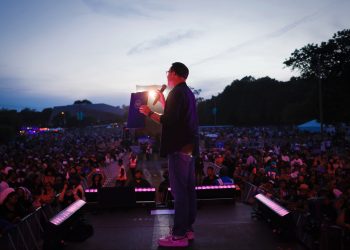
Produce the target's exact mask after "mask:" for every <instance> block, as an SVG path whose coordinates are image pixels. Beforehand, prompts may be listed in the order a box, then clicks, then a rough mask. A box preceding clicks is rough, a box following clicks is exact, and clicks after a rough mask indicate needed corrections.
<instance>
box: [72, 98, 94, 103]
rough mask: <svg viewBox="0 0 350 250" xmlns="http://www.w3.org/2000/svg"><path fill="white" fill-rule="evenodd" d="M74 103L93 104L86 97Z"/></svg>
mask: <svg viewBox="0 0 350 250" xmlns="http://www.w3.org/2000/svg"><path fill="white" fill-rule="evenodd" d="M74 104H92V102H91V101H89V100H87V99H84V100H76V101H75V102H74Z"/></svg>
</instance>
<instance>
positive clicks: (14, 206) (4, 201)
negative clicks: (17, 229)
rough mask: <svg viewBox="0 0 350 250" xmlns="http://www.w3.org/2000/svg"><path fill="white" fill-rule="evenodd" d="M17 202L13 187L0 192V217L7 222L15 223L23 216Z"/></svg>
mask: <svg viewBox="0 0 350 250" xmlns="http://www.w3.org/2000/svg"><path fill="white" fill-rule="evenodd" d="M23 212H24V211H21V209H20V207H19V204H18V196H17V194H16V191H15V189H13V188H6V189H5V190H3V191H2V192H1V193H0V218H1V219H3V220H6V221H7V222H9V223H12V224H16V223H18V222H20V221H21V218H22V217H23V216H25V213H23Z"/></svg>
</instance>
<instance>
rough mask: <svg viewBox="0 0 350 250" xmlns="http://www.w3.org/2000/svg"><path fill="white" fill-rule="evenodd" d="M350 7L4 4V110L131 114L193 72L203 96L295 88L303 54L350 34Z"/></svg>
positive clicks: (141, 0)
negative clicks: (144, 95) (144, 93)
mask: <svg viewBox="0 0 350 250" xmlns="http://www.w3.org/2000/svg"><path fill="white" fill-rule="evenodd" d="M349 10H350V1H347V0H307V1H305V0H265V1H261V0H246V1H234V0H216V1H208V0H201V1H197V0H193V1H191V0H187V1H185V0H178V1H167V0H60V1H58V0H56V1H53V0H42V1H39V0H32V1H31V0H27V1H25V0H23V1H20V0H2V1H0V34H1V35H0V107H3V108H11V109H12V108H15V109H21V108H24V107H29V108H35V109H37V110H41V109H42V108H45V107H53V106H58V105H65V104H71V103H72V102H73V101H74V100H77V99H85V98H87V99H89V100H91V101H92V102H94V103H100V102H103V103H107V104H110V105H114V106H116V105H122V104H128V102H129V97H130V93H131V92H135V90H136V85H147V84H163V83H165V81H166V75H165V71H166V70H167V69H168V68H169V66H170V65H171V63H172V62H175V61H181V62H183V63H185V64H186V65H188V66H189V68H190V76H189V79H188V83H189V85H191V86H192V87H195V88H200V89H202V96H203V97H205V98H209V97H211V95H216V94H217V93H219V92H221V91H222V90H223V89H224V87H225V86H226V85H228V84H230V83H231V82H232V81H233V80H234V79H240V78H242V77H244V76H246V75H252V76H254V77H256V78H258V77H264V76H270V77H272V78H276V79H277V80H288V79H289V78H290V77H291V76H293V75H298V72H291V71H290V70H289V69H288V68H284V65H283V61H284V59H286V58H288V57H289V55H290V54H291V53H292V52H293V51H294V49H296V48H300V47H302V46H304V45H306V44H308V43H319V42H321V41H327V40H328V39H329V38H330V37H331V36H332V35H333V33H335V32H337V31H339V30H342V29H346V28H349V24H350V15H349V14H348V11H349Z"/></svg>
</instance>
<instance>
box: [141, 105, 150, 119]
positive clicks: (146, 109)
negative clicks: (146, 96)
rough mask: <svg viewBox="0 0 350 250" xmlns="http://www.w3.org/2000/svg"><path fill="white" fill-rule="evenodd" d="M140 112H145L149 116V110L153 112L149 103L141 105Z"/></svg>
mask: <svg viewBox="0 0 350 250" xmlns="http://www.w3.org/2000/svg"><path fill="white" fill-rule="evenodd" d="M139 112H140V113H141V114H144V115H145V116H148V114H149V112H151V109H150V108H149V107H148V106H147V105H141V106H140V108H139Z"/></svg>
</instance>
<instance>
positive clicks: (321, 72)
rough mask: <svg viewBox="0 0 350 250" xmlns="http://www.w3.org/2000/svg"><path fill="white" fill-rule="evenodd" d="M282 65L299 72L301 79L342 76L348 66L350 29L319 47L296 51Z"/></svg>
mask: <svg viewBox="0 0 350 250" xmlns="http://www.w3.org/2000/svg"><path fill="white" fill-rule="evenodd" d="M283 63H284V64H285V65H286V66H287V67H291V68H292V70H295V69H297V70H299V71H300V73H301V76H302V77H303V78H323V79H325V78H329V77H331V76H339V75H341V74H343V73H344V72H345V71H346V70H349V65H350V29H345V30H342V31H339V32H337V33H335V34H334V35H333V37H332V39H329V40H328V42H322V43H321V44H320V45H318V44H308V45H306V46H304V47H302V48H301V49H296V50H295V51H294V52H293V53H292V55H291V57H290V58H289V59H286V60H285V61H284V62H283Z"/></svg>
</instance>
